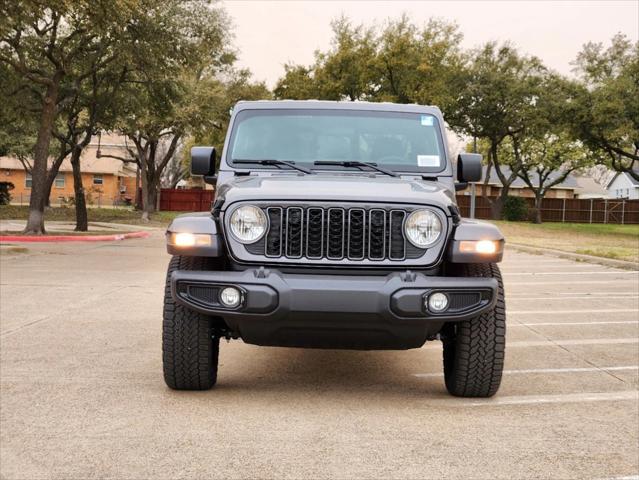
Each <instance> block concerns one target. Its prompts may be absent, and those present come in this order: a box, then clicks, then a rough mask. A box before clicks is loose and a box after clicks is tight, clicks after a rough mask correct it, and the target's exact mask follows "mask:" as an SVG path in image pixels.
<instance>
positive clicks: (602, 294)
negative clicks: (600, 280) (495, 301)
mask: <svg viewBox="0 0 639 480" xmlns="http://www.w3.org/2000/svg"><path fill="white" fill-rule="evenodd" d="M551 293H552V295H551ZM543 294H545V295H548V297H543V298H540V300H545V299H546V298H548V299H549V300H552V299H559V298H561V299H570V298H600V299H608V298H639V294H636V293H623V292H611V293H610V294H608V293H606V292H598V293H591V292H544V293H543ZM506 297H507V298H511V297H516V298H517V299H520V298H521V299H527V298H531V297H530V292H515V293H508V294H507V296H506Z"/></svg>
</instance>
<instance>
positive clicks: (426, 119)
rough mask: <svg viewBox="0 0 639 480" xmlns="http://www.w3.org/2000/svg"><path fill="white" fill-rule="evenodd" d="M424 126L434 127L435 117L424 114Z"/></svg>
mask: <svg viewBox="0 0 639 480" xmlns="http://www.w3.org/2000/svg"><path fill="white" fill-rule="evenodd" d="M422 126H423V127H432V126H433V117H432V116H430V115H422Z"/></svg>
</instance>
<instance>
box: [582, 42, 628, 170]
mask: <svg viewBox="0 0 639 480" xmlns="http://www.w3.org/2000/svg"><path fill="white" fill-rule="evenodd" d="M575 67H576V68H575V70H576V71H577V73H578V74H579V75H580V77H581V80H582V83H581V85H576V87H575V95H574V103H573V105H572V106H571V110H572V117H573V130H574V131H575V133H576V134H577V135H578V136H579V137H580V138H581V139H582V140H583V142H584V143H585V144H587V145H588V146H590V147H591V148H592V149H594V150H600V151H602V152H603V153H604V154H605V161H606V163H607V164H608V165H609V166H610V167H612V168H613V169H614V170H616V171H618V172H626V173H628V174H629V175H631V176H632V177H634V178H635V179H636V180H639V168H637V167H639V42H636V43H635V44H634V45H633V44H632V42H631V41H630V40H629V39H628V38H627V37H626V36H625V35H622V34H618V35H616V36H615V37H613V39H612V41H611V44H610V46H609V47H608V48H604V46H603V44H601V43H587V44H586V45H584V47H583V50H582V51H581V52H580V53H579V55H578V56H577V60H576V61H575Z"/></svg>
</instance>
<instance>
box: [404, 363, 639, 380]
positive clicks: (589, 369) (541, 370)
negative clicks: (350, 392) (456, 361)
mask: <svg viewBox="0 0 639 480" xmlns="http://www.w3.org/2000/svg"><path fill="white" fill-rule="evenodd" d="M624 370H639V365H627V366H621V367H575V368H528V369H521V370H504V372H503V373H504V375H521V374H530V373H589V372H602V373H606V372H609V371H610V372H617V371H624ZM413 376H414V377H419V378H432V377H443V376H444V374H443V373H442V372H438V373H413Z"/></svg>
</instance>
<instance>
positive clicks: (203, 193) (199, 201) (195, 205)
mask: <svg viewBox="0 0 639 480" xmlns="http://www.w3.org/2000/svg"><path fill="white" fill-rule="evenodd" d="M213 194H214V190H200V189H188V190H186V189H173V188H163V189H162V190H161V191H160V210H168V211H174V212H205V211H207V210H211V202H212V201H213Z"/></svg>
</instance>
